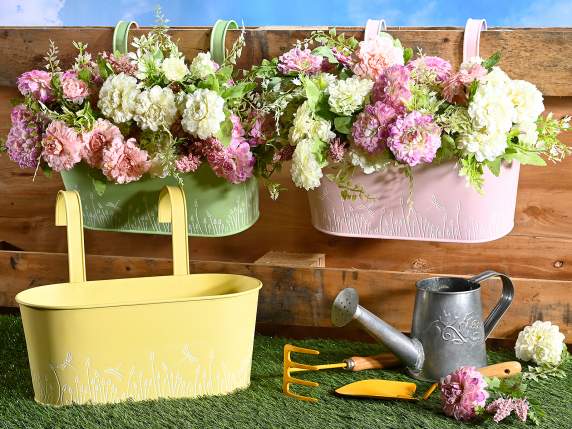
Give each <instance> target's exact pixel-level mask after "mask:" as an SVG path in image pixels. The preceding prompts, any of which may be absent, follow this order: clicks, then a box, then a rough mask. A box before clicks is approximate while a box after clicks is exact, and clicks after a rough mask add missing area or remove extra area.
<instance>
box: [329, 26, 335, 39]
mask: <svg viewBox="0 0 572 429" xmlns="http://www.w3.org/2000/svg"><path fill="white" fill-rule="evenodd" d="M328 34H329V35H330V36H332V37H336V29H335V28H330V30H329V31H328Z"/></svg>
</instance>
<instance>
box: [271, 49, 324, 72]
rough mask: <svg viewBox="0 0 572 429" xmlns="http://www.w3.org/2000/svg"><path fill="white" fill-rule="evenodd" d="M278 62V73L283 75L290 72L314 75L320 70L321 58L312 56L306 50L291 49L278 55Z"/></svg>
mask: <svg viewBox="0 0 572 429" xmlns="http://www.w3.org/2000/svg"><path fill="white" fill-rule="evenodd" d="M278 61H279V62H278V71H279V72H280V73H283V74H288V73H291V72H299V73H306V74H315V73H318V72H319V71H320V70H321V69H322V57H319V56H317V55H313V54H312V51H310V49H308V48H306V49H300V48H292V49H290V50H289V51H288V52H286V53H285V54H282V55H280V57H279V58H278Z"/></svg>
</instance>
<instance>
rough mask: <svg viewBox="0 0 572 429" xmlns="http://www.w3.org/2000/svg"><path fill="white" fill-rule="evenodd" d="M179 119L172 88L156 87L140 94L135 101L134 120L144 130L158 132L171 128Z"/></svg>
mask: <svg viewBox="0 0 572 429" xmlns="http://www.w3.org/2000/svg"><path fill="white" fill-rule="evenodd" d="M176 117H177V104H176V103H175V95H174V94H173V91H171V88H161V87H160V86H158V85H155V86H154V87H152V88H151V89H149V90H145V91H143V92H141V93H140V94H139V96H138V97H137V99H136V101H135V115H134V116H133V119H135V121H136V122H137V125H139V127H141V129H143V130H152V131H158V130H159V128H161V127H165V128H169V127H170V126H171V125H173V122H175V118H176Z"/></svg>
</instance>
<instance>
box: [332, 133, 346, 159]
mask: <svg viewBox="0 0 572 429" xmlns="http://www.w3.org/2000/svg"><path fill="white" fill-rule="evenodd" d="M345 154H346V146H345V144H344V143H343V142H342V140H341V139H340V138H339V137H336V138H335V139H333V140H331V141H330V147H329V148H328V158H330V159H331V160H332V162H334V163H338V162H341V161H342V159H344V156H345Z"/></svg>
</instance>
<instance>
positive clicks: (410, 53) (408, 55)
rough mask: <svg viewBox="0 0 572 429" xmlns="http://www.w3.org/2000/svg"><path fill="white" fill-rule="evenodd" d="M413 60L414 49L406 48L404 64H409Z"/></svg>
mask: <svg viewBox="0 0 572 429" xmlns="http://www.w3.org/2000/svg"><path fill="white" fill-rule="evenodd" d="M411 58H413V49H411V48H405V49H404V50H403V62H404V63H405V64H407V63H408V62H409V60H411Z"/></svg>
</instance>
